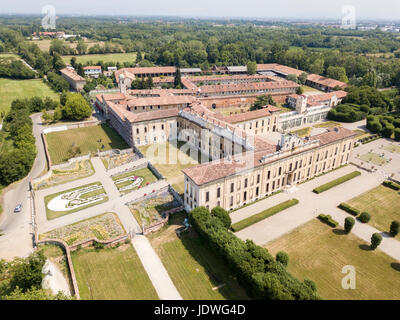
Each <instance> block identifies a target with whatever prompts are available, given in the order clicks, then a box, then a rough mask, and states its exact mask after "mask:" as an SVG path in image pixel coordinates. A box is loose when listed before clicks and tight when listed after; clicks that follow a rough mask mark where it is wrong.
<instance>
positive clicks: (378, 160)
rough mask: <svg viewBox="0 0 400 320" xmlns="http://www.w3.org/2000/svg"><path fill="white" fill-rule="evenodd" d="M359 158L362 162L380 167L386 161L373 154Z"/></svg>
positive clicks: (369, 153)
mask: <svg viewBox="0 0 400 320" xmlns="http://www.w3.org/2000/svg"><path fill="white" fill-rule="evenodd" d="M359 158H360V160H362V161H365V162H370V163H373V164H376V165H378V166H382V165H384V164H386V163H387V160H386V159H385V158H384V157H382V156H380V155H379V154H377V153H374V152H368V153H366V154H363V155H361V156H360V157H359Z"/></svg>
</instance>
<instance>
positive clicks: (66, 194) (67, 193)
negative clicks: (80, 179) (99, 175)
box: [44, 182, 108, 220]
mask: <svg viewBox="0 0 400 320" xmlns="http://www.w3.org/2000/svg"><path fill="white" fill-rule="evenodd" d="M107 201H108V197H107V194H106V191H105V190H104V188H103V185H102V184H101V183H100V182H95V183H91V184H88V185H84V186H80V187H77V188H74V189H69V190H64V191H61V192H58V193H55V194H50V195H47V196H46V197H45V198H44V204H45V207H46V215H47V219H49V220H51V219H55V218H58V217H61V216H64V215H66V214H70V213H74V212H77V211H80V210H83V209H86V208H89V207H92V206H95V205H98V204H101V203H104V202H107Z"/></svg>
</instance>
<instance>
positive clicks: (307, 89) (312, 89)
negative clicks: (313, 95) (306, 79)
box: [302, 85, 321, 93]
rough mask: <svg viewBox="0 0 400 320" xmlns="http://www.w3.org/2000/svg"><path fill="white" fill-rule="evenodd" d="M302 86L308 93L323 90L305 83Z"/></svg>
mask: <svg viewBox="0 0 400 320" xmlns="http://www.w3.org/2000/svg"><path fill="white" fill-rule="evenodd" d="M302 88H303V92H304V93H308V92H321V91H319V90H317V89H314V88H313V87H309V86H305V85H303V86H302Z"/></svg>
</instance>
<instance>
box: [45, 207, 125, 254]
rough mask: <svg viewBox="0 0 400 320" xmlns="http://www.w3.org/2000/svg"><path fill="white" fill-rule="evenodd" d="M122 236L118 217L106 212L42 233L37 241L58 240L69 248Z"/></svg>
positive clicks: (121, 227)
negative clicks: (79, 243)
mask: <svg viewBox="0 0 400 320" xmlns="http://www.w3.org/2000/svg"><path fill="white" fill-rule="evenodd" d="M124 234H126V231H125V229H124V227H123V226H122V224H121V221H120V220H119V218H118V215H117V214H115V213H112V212H108V213H104V214H101V215H98V216H95V217H93V218H89V219H85V220H82V221H78V222H76V223H73V224H70V225H67V226H64V227H61V228H57V229H54V230H51V231H49V232H46V233H43V234H41V235H40V236H39V239H40V240H43V239H59V240H63V241H65V242H66V243H67V244H68V245H69V246H71V245H73V244H76V243H78V242H81V241H84V240H87V239H91V238H96V239H98V240H110V239H114V238H116V237H119V236H122V235H124Z"/></svg>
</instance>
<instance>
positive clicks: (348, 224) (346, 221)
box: [344, 217, 356, 234]
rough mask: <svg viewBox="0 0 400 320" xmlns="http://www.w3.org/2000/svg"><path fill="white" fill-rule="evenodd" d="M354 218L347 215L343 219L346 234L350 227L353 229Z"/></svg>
mask: <svg viewBox="0 0 400 320" xmlns="http://www.w3.org/2000/svg"><path fill="white" fill-rule="evenodd" d="M355 223H356V222H355V220H354V218H352V217H347V218H346V219H344V230H345V231H346V233H347V234H349V233H350V232H351V229H353V227H354V224H355Z"/></svg>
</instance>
